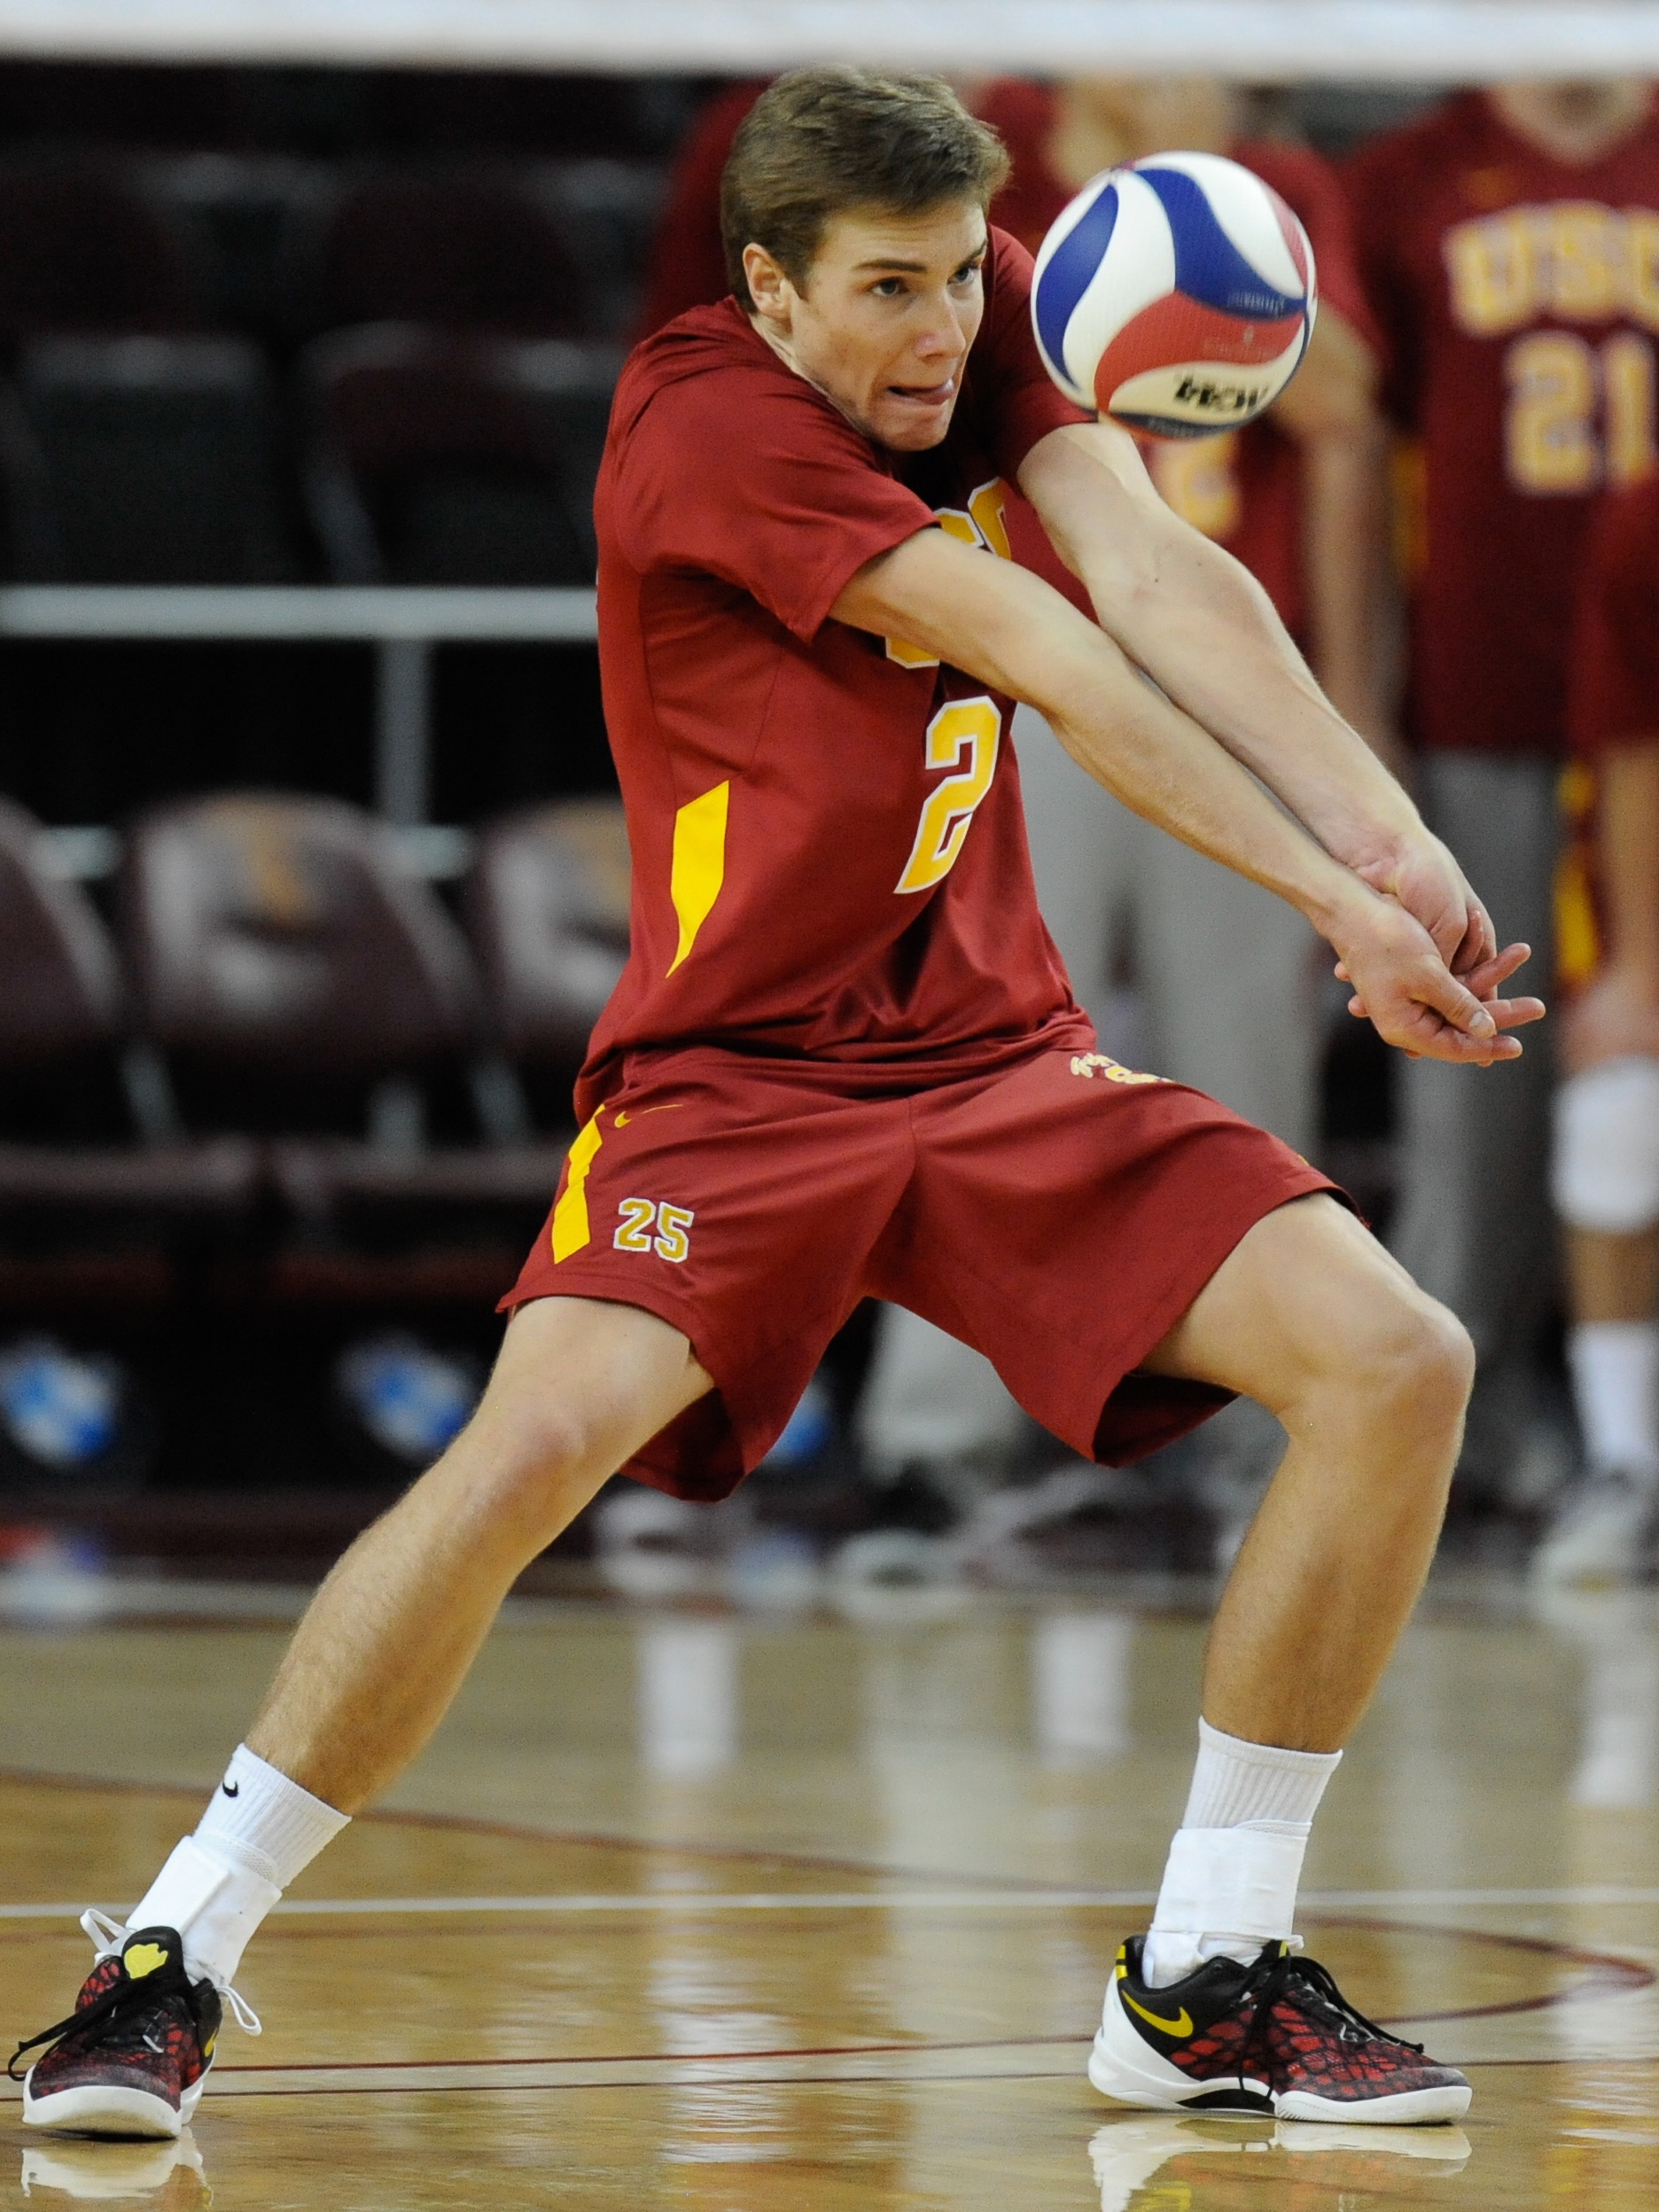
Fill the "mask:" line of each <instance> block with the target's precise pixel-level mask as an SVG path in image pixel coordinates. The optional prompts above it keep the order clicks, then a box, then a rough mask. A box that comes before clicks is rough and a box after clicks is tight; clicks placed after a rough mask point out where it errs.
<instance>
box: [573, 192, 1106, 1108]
mask: <svg viewBox="0 0 1659 2212" xmlns="http://www.w3.org/2000/svg"><path fill="white" fill-rule="evenodd" d="M1030 280H1031V261H1030V257H1029V256H1028V255H1027V254H1026V253H1024V249H1023V248H1022V247H1020V246H1019V245H1016V244H1015V242H1014V241H1013V240H1012V239H1011V238H1006V237H1004V236H1003V235H1001V233H996V232H993V237H992V250H991V253H990V254H989V256H988V258H987V261H986V265H985V320H984V323H983V325H982V327H981V330H980V332H979V335H978V338H977V342H976V344H975V347H974V348H973V351H972V353H971V354H970V357H969V361H968V364H967V367H966V370H965V372H964V377H963V384H962V393H961V396H960V398H959V400H958V401H957V405H956V411H955V415H954V419H953V422H952V424H951V428H950V431H949V433H948V434H947V436H946V439H945V440H944V441H943V443H942V444H941V445H940V446H939V447H936V448H934V449H933V450H932V451H931V452H929V453H925V454H916V455H907V456H898V455H893V454H890V453H887V452H885V451H884V450H882V449H879V448H876V447H875V446H873V445H871V444H870V443H869V441H868V440H866V439H865V438H863V437H862V436H861V434H860V433H859V432H857V431H856V430H854V429H853V426H852V424H850V423H848V422H847V421H846V420H845V417H843V416H842V415H840V414H839V413H838V412H837V409H835V408H834V407H832V406H831V405H830V402H829V401H827V400H826V399H824V398H823V397H822V394H821V393H818V392H817V391H815V390H814V387H813V386H811V385H809V384H807V383H806V381H805V380H804V379H803V378H800V377H798V376H797V375H795V374H794V373H793V371H792V370H790V369H788V368H787V367H786V366H785V365H784V363H783V362H782V361H780V360H779V358H778V357H777V355H776V354H775V353H774V352H773V351H772V349H771V347H769V346H768V345H767V343H766V341H765V339H762V338H761V337H760V336H759V334H758V333H757V332H756V331H754V330H753V329H752V326H751V324H750V323H749V322H748V320H747V318H746V316H745V315H744V314H743V313H742V312H741V310H740V309H739V308H738V307H737V305H736V301H735V300H731V299H727V300H722V301H720V304H719V305H717V306H714V307H708V308H695V309H693V310H692V311H691V312H690V313H689V314H687V315H682V316H681V317H679V319H678V320H677V321H675V322H674V323H670V324H669V325H668V326H667V328H666V330H663V331H659V332H658V334H657V335H656V336H655V337H654V338H651V339H647V340H646V341H645V342H644V344H643V345H642V346H640V347H637V348H636V349H635V352H634V354H632V356H631V357H630V359H629V361H628V363H627V367H626V368H625V370H623V374H622V378H621V382H620V384H619V386H618V390H617V397H616V404H615V407H614V409H613V411H612V415H611V432H610V437H609V440H608V442H607V445H606V449H605V456H604V465H603V467H602V469H601V471H600V476H599V487H598V494H597V499H596V519H597V524H598V537H599V662H600V673H601V677H602V681H603V684H604V706H605V716H606V720H607V723H608V725H609V729H610V736H611V750H612V752H613V753H614V754H615V757H616V763H617V771H618V774H619V777H620V780H621V785H622V797H623V801H624V805H625V806H626V808H627V822H628V835H629V840H630V843H631V845H632V848H633V855H634V905H633V917H632V949H631V952H630V955H629V959H628V964H627V970H626V972H625V973H624V975H623V977H622V980H621V982H620V984H619V985H618V988H617V992H616V994H615V996H614V997H613V999H612V1000H611V1004H610V1006H609V1007H608V1008H607V1009H606V1010H605V1012H604V1015H603V1016H601V1018H600V1022H599V1024H598V1027H597V1029H596V1032H595V1035H594V1041H593V1046H592V1049H591V1053H590V1056H589V1060H588V1067H587V1069H586V1070H585V1071H584V1074H583V1077H582V1080H581V1084H580V1087H579V1090H578V1103H579V1110H580V1112H581V1114H582V1115H583V1117H584V1118H586V1116H588V1114H590V1113H592V1112H593V1111H594V1110H596V1106H597V1104H598V1103H599V1102H600V1100H601V1099H602V1098H604V1097H605V1096H607V1095H609V1091H610V1087H611V1086H612V1085H613V1083H614V1080H615V1079H616V1076H617V1074H618V1072H619V1062H620V1060H621V1057H622V1056H623V1055H627V1054H628V1053H631V1052H636V1051H639V1050H642V1049H647V1048H659V1047H665V1046H678V1045H685V1044H690V1043H709V1042H717V1043H724V1044H730V1045H732V1046H734V1047H737V1048H747V1049H749V1050H751V1051H759V1052H763V1053H766V1054H768V1055H800V1056H803V1057H811V1058H817V1059H827V1060H831V1061H843V1062H848V1061H853V1062H865V1063H869V1062H901V1063H915V1064H916V1065H917V1069H918V1079H920V1063H922V1062H923V1061H925V1060H929V1059H931V1060H935V1061H937V1060H939V1059H941V1058H949V1059H951V1060H952V1061H953V1062H954V1067H955V1070H956V1071H957V1072H960V1071H961V1067H962V1064H963V1062H964V1060H968V1061H971V1060H972V1058H973V1057H974V1056H975V1055H978V1056H980V1057H982V1058H983V1059H984V1060H985V1062H986V1063H987V1064H991V1063H995V1062H996V1061H998V1060H1000V1059H1002V1058H1006V1057H1008V1056H1009V1055H1010V1054H1011V1053H1013V1052H1016V1051H1018V1050H1025V1049H1030V1048H1032V1046H1033V1045H1034V1044H1037V1043H1039V1042H1041V1043H1049V1044H1064V1043H1071V1041H1072V1040H1077V1041H1078V1043H1079V1045H1080V1046H1081V1048H1083V1049H1087V1040H1089V1037H1090V1032H1089V1030H1088V1027H1087V1022H1086V1020H1085V1018H1084V1017H1083V1016H1081V1015H1080V1014H1079V1011H1078V1009H1077V1007H1076V1005H1075V1002H1074V1001H1073V1000H1072V997H1071V990H1070V986H1069V985H1068V984H1067V981H1066V977H1065V973H1064V970H1063V968H1062V966H1061V964H1060V961H1059V957H1058V955H1057V954H1056V953H1055V949H1054V946H1053V944H1052V942H1051V940H1050V939H1049V937H1048V931H1046V930H1045V929H1044V927H1043V923H1042V920H1041V917H1040V914H1039V913H1038V909H1037V899H1036V893H1035V891H1034V889H1033V887H1032V873H1031V862H1030V860H1029V857H1028V854H1027V852H1026V845H1025V830H1024V819H1023V816H1022V814H1021V809H1020V799H1019V786H1018V778H1017V772H1016V767H1015V763H1014V757H1013V752H1012V749H1011V748H1010V747H1009V744H1007V742H1006V738H1007V724H1008V718H1009V701H1008V700H1007V699H1006V698H1003V697H999V696H998V695H997V694H995V693H993V692H991V691H988V690H987V689H986V688H985V686H984V685H983V684H982V683H980V682H977V680H976V679H975V678H973V677H971V676H968V675H965V674H962V672H960V671H959V670H956V669H954V668H950V667H940V666H939V665H938V663H937V662H932V661H930V660H929V659H928V658H927V657H926V656H925V655H923V654H922V653H920V652H918V651H917V650H915V648H914V647H911V646H908V645H907V644H905V643H904V642H903V641H902V640H894V639H888V640H883V639H881V638H879V637H873V636H870V635H868V634H867V633H865V632H863V631H861V630H856V629H853V628H851V627H848V626H847V625H845V624H844V623H840V622H837V621H835V620H833V619H830V612H829V611H830V606H831V605H832V604H833V603H834V601H835V599H836V597H837V595H838V594H839V592H840V590H841V588H842V587H843V586H844V585H845V583H846V582H847V581H848V580H850V578H851V577H852V576H853V573H854V572H855V571H856V570H858V569H859V568H861V567H862V566H863V565H864V564H865V562H867V561H868V560H871V559H873V558H874V557H876V555H877V554H879V553H883V552H885V551H887V550H889V549H891V548H892V547H893V546H895V545H897V544H900V542H901V541H903V540H904V539H906V538H907V537H910V536H912V535H913V534H915V532H916V531H917V530H920V529H924V528H927V527H929V526H931V525H933V524H934V523H935V522H936V520H937V521H938V522H939V523H940V524H941V525H942V526H944V527H945V528H946V529H948V530H950V531H951V532H953V534H955V535H957V536H959V537H961V538H962V539H963V540H965V541H968V542H970V543H972V544H975V545H977V547H979V548H980V549H983V550H984V551H985V554H986V557H993V556H998V555H1001V556H1003V557H1008V556H1009V534H1008V514H1009V506H1010V504H1011V503H1013V502H1014V501H1015V496H1016V495H1014V494H1013V493H1012V492H1011V490H1010V488H1009V487H1010V482H1011V479H1012V478H1013V476H1014V473H1015V471H1016V469H1017V468H1018V467H1019V465H1020V463H1021V462H1022V461H1023V460H1024V456H1025V455H1026V454H1027V452H1029V450H1030V449H1031V448H1032V446H1033V445H1034V444H1035V443H1036V442H1037V440H1039V439H1040V438H1042V437H1044V436H1045V435H1046V434H1047V433H1048V432H1049V431H1051V430H1054V429H1056V428H1058V427H1059V426H1061V425H1062V424H1068V423H1074V422H1079V421H1082V420H1085V419H1087V418H1086V417H1082V416H1080V415H1079V412H1078V410H1077V409H1075V408H1073V407H1072V406H1071V404H1070V402H1069V401H1066V400H1065V399H1064V398H1063V396H1062V394H1061V393H1059V392H1058V391H1057V390H1056V388H1055V386H1054V385H1053V384H1052V383H1051V382H1050V380H1049V378H1048V375H1047V373H1046V371H1045V370H1044V369H1043V367H1042V364H1041V362H1040V358H1039V356H1038V353H1037V349H1036V345H1035V342H1034V340H1033V339H1032V334H1031V324H1030V315H1029V302H1030Z"/></svg>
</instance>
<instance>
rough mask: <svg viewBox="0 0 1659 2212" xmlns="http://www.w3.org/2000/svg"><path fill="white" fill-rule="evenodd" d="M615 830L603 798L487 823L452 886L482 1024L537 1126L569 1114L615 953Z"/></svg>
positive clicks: (621, 865) (624, 932)
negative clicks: (484, 1012)
mask: <svg viewBox="0 0 1659 2212" xmlns="http://www.w3.org/2000/svg"><path fill="white" fill-rule="evenodd" d="M629 878H630V871H629V865H628V847H627V830H626V828H625V826H624V823H623V819H622V809H621V806H620V805H619V802H618V801H616V800H615V799H611V798H580V799H570V800H566V801H565V802H564V803H562V804H560V805H558V806H541V807H536V808H534V809H533V810H531V811H529V812H527V813H525V814H513V815H510V816H508V817H507V818H506V819H505V820H503V821H501V822H495V823H493V824H491V826H490V827H489V828H488V829H487V830H485V831H484V833H483V835H482V836H481V837H480V838H479V848H478V853H477V856H476V858H475V860H474V861H473V865H472V868H471V873H470V875H469V876H468V878H467V882H466V885H465V889H464V892H463V902H464V904H463V911H464V915H465V919H466V923H467V930H468V933H469V935H470V936H471V940H472V944H473V947H474V950H475V951H476V953H477V954H478V958H479V969H480V970H481V972H482V975H483V977H484V986H485V992H486V995H487V1000H488V1003H489V1009H490V1015H491V1020H492V1025H493V1027H494V1030H495V1036H496V1039H497V1040H498V1041H499V1043H500V1046H501V1048H502V1053H503V1055H505V1057H506V1059H507V1060H508V1061H509V1062H510V1063H511V1065H512V1066H513V1068H514V1069H515V1070H516V1071H518V1075H519V1077H520V1079H521V1080H522V1081H523V1083H524V1084H525V1086H526V1091H527V1093H528V1094H529V1096H530V1097H531V1099H532V1101H533V1102H534V1108H535V1111H536V1119H537V1121H538V1123H539V1124H541V1125H544V1126H546V1125H552V1126H555V1127H557V1126H558V1125H561V1124H567V1123H568V1122H569V1119H570V1112H571V1109H570V1090H571V1085H572V1082H573V1080H574V1079H575V1076H576V1073H577V1071H578V1070H579V1069H580V1066H581V1063H582V1061H583V1059H584V1057H585V1056H586V1054H587V1051H588V1037H589V1035H590V1034H591V1032H592V1030H593V1025H594V1024H595V1022H596V1020H597V1019H598V1017H599V1015H600V1012H601V1010H602V1009H603V1008H604V1004H605V1001H606V1000H607V999H609V997H610V996H611V992H612V990H613V989H614V988H615V986H616V983H617V978H618V977H619V976H620V974H621V972H622V968H623V963H624V962H625V961H626V960H627V945H628V894H629Z"/></svg>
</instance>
